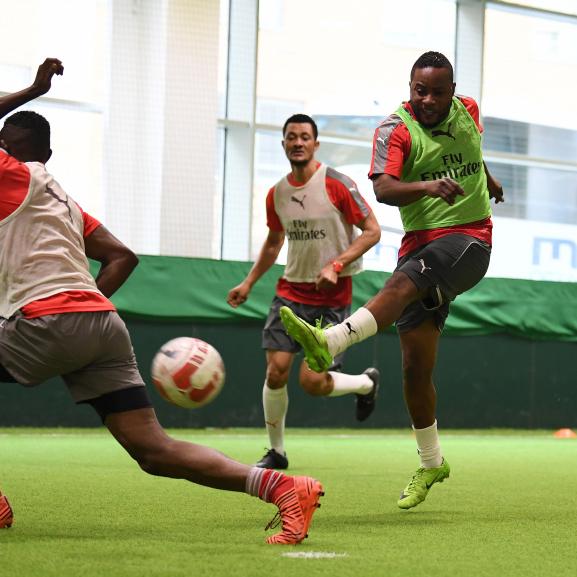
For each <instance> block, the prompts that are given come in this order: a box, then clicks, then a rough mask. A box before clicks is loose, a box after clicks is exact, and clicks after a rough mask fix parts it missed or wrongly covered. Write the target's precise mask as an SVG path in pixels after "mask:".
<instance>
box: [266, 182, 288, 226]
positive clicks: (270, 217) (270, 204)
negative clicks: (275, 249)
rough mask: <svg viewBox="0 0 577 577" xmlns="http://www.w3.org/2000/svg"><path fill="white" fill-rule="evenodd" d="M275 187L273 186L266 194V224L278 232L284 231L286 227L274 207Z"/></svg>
mask: <svg viewBox="0 0 577 577" xmlns="http://www.w3.org/2000/svg"><path fill="white" fill-rule="evenodd" d="M274 189H275V187H274V186H273V187H272V188H271V189H270V190H269V191H268V194H267V195H266V225H267V226H268V227H269V228H270V229H271V230H274V231H276V232H282V231H283V230H284V227H283V225H282V222H281V220H280V218H279V216H278V214H277V212H276V209H275V207H274Z"/></svg>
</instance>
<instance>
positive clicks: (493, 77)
mask: <svg viewBox="0 0 577 577" xmlns="http://www.w3.org/2000/svg"><path fill="white" fill-rule="evenodd" d="M534 4H535V3H534ZM547 4H548V6H547V7H549V5H550V4H551V5H552V4H553V3H547ZM557 4H561V3H559V2H558V3H557ZM564 4H565V9H566V10H569V8H570V6H569V4H570V3H568V2H565V3H564ZM572 4H573V5H575V4H576V3H575V2H573V3H572ZM512 30H514V31H515V34H514V42H511V41H510V38H511V31H512ZM484 46H485V50H484V67H483V99H482V112H483V114H484V124H485V139H484V146H485V156H486V159H487V161H488V165H489V167H490V169H491V171H492V172H493V173H494V174H495V176H497V177H498V178H499V179H500V180H501V181H502V183H503V185H504V188H505V192H506V202H505V203H504V204H501V205H498V206H496V207H495V210H494V214H495V218H496V223H495V238H496V250H495V251H494V255H495V256H494V259H493V263H492V269H491V273H492V274H494V275H497V276H509V275H510V274H512V275H513V276H515V275H517V274H519V271H518V270H515V271H514V272H512V269H511V265H510V263H511V261H512V259H515V260H516V262H520V261H521V262H525V263H526V267H525V270H526V272H525V274H524V275H523V276H529V277H530V278H548V279H552V280H570V279H575V278H577V227H575V226H574V225H575V223H577V116H576V115H575V113H574V110H573V109H574V106H573V102H572V99H571V98H570V97H567V96H566V95H568V94H571V93H572V92H574V90H575V88H577V85H576V84H575V80H574V79H575V78H576V77H577V60H576V58H575V55H576V54H577V18H574V17H567V16H560V15H558V14H548V13H545V12H541V11H539V12H536V11H531V10H521V9H519V8H513V7H509V6H503V5H497V4H489V5H488V6H487V10H486V16H485V43H484ZM552 87H554V88H552ZM557 88H558V91H557V92H556V90H557ZM500 218H504V219H505V220H503V222H500V221H499V219H500ZM509 219H517V220H516V222H513V223H512V222H511V220H509ZM555 225H571V226H555ZM513 230H515V231H516V232H515V234H513V232H512V231H513ZM545 245H547V247H549V249H550V250H549V249H548V250H546V251H545V253H543V250H542V247H543V246H545ZM535 265H539V266H535Z"/></svg>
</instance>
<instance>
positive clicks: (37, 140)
mask: <svg viewBox="0 0 577 577" xmlns="http://www.w3.org/2000/svg"><path fill="white" fill-rule="evenodd" d="M4 124H5V125H6V124H9V125H11V126H17V127H18V128H25V129H27V130H30V133H31V141H30V144H31V145H32V146H33V147H34V148H35V149H36V150H37V151H38V152H44V151H47V150H50V123H49V122H48V120H46V118H44V116H42V115H41V114H38V113H37V112H33V111H32V110H22V111H20V112H16V113H15V114H13V115H12V116H9V117H8V118H7V119H6V120H5V121H4Z"/></svg>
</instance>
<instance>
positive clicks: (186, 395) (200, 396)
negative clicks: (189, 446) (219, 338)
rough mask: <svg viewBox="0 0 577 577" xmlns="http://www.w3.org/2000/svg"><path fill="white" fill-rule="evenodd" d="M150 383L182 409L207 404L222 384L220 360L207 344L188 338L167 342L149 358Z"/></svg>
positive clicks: (216, 352)
mask: <svg viewBox="0 0 577 577" xmlns="http://www.w3.org/2000/svg"><path fill="white" fill-rule="evenodd" d="M151 372H152V382H153V383H154V385H155V386H156V388H157V390H158V392H159V393H160V394H161V395H162V397H164V398H165V399H166V400H167V401H170V402H171V403H174V404H175V405H178V406H180V407H184V408H188V409H190V408H196V407H203V406H204V405H207V404H208V403H210V402H211V401H212V400H213V399H214V398H215V397H216V396H217V395H218V393H220V391H221V389H222V385H223V384H224V377H225V370H224V363H223V362H222V358H221V356H220V354H219V352H218V351H217V350H216V349H215V348H214V347H213V346H212V345H209V344H208V343H206V342H204V341H202V340H200V339H193V338H191V337H179V338H177V339H172V340H171V341H168V342H167V343H165V344H164V345H162V347H161V348H160V350H159V351H158V353H156V355H155V357H154V359H153V360H152V369H151Z"/></svg>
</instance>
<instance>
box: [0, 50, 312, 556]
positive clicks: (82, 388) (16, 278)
mask: <svg viewBox="0 0 577 577" xmlns="http://www.w3.org/2000/svg"><path fill="white" fill-rule="evenodd" d="M62 72H63V67H62V64H61V62H60V61H59V60H56V59H54V58H49V59H47V60H46V61H45V62H44V63H43V64H42V65H41V66H40V67H39V69H38V73H37V75H36V79H35V81H34V83H33V84H32V86H31V87H30V88H28V89H25V90H23V91H21V92H17V93H15V94H12V95H9V96H6V97H4V98H1V99H0V118H1V117H3V116H5V115H6V114H7V113H8V112H10V111H12V110H14V109H15V108H17V107H18V106H20V105H22V104H24V103H26V102H28V101H30V100H32V99H33V98H36V97H38V96H40V95H41V94H44V93H46V92H47V91H48V90H49V89H50V85H51V80H52V77H53V76H54V74H62ZM0 147H1V149H0V381H2V382H18V383H20V384H22V385H25V386H33V385H36V384H39V383H41V382H43V381H45V380H47V379H49V378H51V377H54V376H57V375H59V376H61V377H62V378H63V380H64V382H65V383H66V385H67V386H68V388H69V390H70V393H71V395H72V397H73V399H74V400H75V401H76V402H77V403H87V404H89V405H91V406H92V407H94V409H95V410H96V411H97V412H98V414H99V415H100V417H101V419H102V421H103V422H104V424H105V426H106V427H107V428H108V430H109V431H110V432H111V433H112V435H114V437H115V438H116V440H117V441H118V442H119V443H120V444H121V445H122V446H123V447H124V449H126V451H127V452H128V453H129V454H130V456H131V457H132V458H133V459H135V460H136V461H137V463H138V464H139V465H140V467H141V468H142V469H143V470H144V471H145V472H147V473H149V474H151V475H159V476H163V477H172V478H175V479H186V480H188V481H192V482H194V483H198V484H201V485H205V486H207V487H213V488H216V489H224V490H228V491H239V492H246V493H248V494H249V495H253V496H255V497H259V498H260V499H262V500H264V501H266V502H268V503H274V504H275V505H276V506H277V507H278V509H279V510H278V513H277V515H276V516H275V518H274V519H273V521H271V523H269V525H268V526H267V529H268V528H269V527H275V526H276V524H279V523H282V530H281V531H280V532H279V533H277V534H276V535H273V536H271V537H269V538H268V539H267V542H268V543H279V544H289V545H290V544H296V543H299V542H300V541H302V540H303V539H304V538H305V537H306V536H307V531H308V528H309V525H310V522H311V519H312V516H313V514H314V512H315V510H316V509H317V507H319V497H320V496H321V495H323V487H322V485H321V484H320V483H319V482H318V481H316V480H315V479H312V478H310V477H289V476H287V475H284V474H282V473H279V472H277V471H271V470H267V469H261V468H257V467H249V466H247V465H243V464H241V463H238V462H236V461H234V460H232V459H229V458H228V457H226V456H224V455H223V454H221V453H219V452H218V451H215V450H213V449H211V448H208V447H204V446H202V445H195V444H192V443H187V442H183V441H178V440H176V439H173V438H171V437H169V436H168V435H167V434H166V432H165V431H164V429H163V428H162V427H161V426H160V424H159V423H158V421H157V419H156V415H155V412H154V409H153V408H152V406H151V403H150V401H149V398H148V395H147V393H146V388H145V385H144V382H143V380H142V377H141V376H140V373H139V372H138V368H137V365H136V360H135V357H134V352H133V349H132V344H131V342H130V337H129V334H128V331H127V330H126V327H125V325H124V323H123V322H122V320H121V318H120V317H119V316H118V314H117V313H116V311H115V308H114V306H113V305H112V303H111V302H110V301H109V300H108V297H110V296H111V295H112V294H113V293H114V292H115V291H116V290H117V289H118V288H119V287H120V286H121V285H122V284H123V283H124V281H125V280H126V279H127V278H128V276H129V275H130V273H131V272H132V270H133V269H134V267H135V266H136V265H137V263H138V259H137V257H136V256H135V255H134V253H133V252H132V251H131V250H130V249H128V248H127V247H126V246H124V245H123V244H122V243H121V242H120V241H119V240H118V239H116V238H115V237H114V236H113V235H112V234H111V233H110V232H108V231H107V230H106V229H105V228H104V227H103V226H102V225H101V224H100V223H99V222H98V221H96V220H95V219H94V218H92V217H90V216H89V215H88V214H86V213H84V212H83V211H82V210H81V209H80V207H79V206H78V205H77V204H76V203H75V202H74V200H72V198H70V197H69V196H68V195H67V194H66V193H65V192H64V191H63V190H62V188H61V187H60V185H59V184H58V182H56V181H55V180H54V178H53V177H52V176H51V175H50V174H49V173H48V172H46V168H45V166H44V164H45V163H46V162H47V161H48V159H49V158H50V155H51V152H52V151H51V150H50V125H49V124H48V122H47V121H46V119H45V118H43V117H42V116H40V115H39V114H36V113H35V112H17V113H16V114H14V115H12V116H10V117H9V118H8V119H7V120H6V122H5V124H4V127H3V128H2V129H1V130H0ZM32 231H33V232H34V234H31V232H32ZM87 257H88V258H92V259H94V260H97V261H99V262H100V264H101V267H100V271H99V273H98V275H97V277H96V281H95V280H94V279H93V278H92V276H91V275H90V273H89V268H88V260H87ZM277 519H278V522H277ZM13 520H14V516H13V511H12V508H11V506H10V503H9V502H8V500H7V498H6V497H5V496H3V495H1V494H0V527H10V526H11V525H12V523H13ZM275 523H276V524H275Z"/></svg>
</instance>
